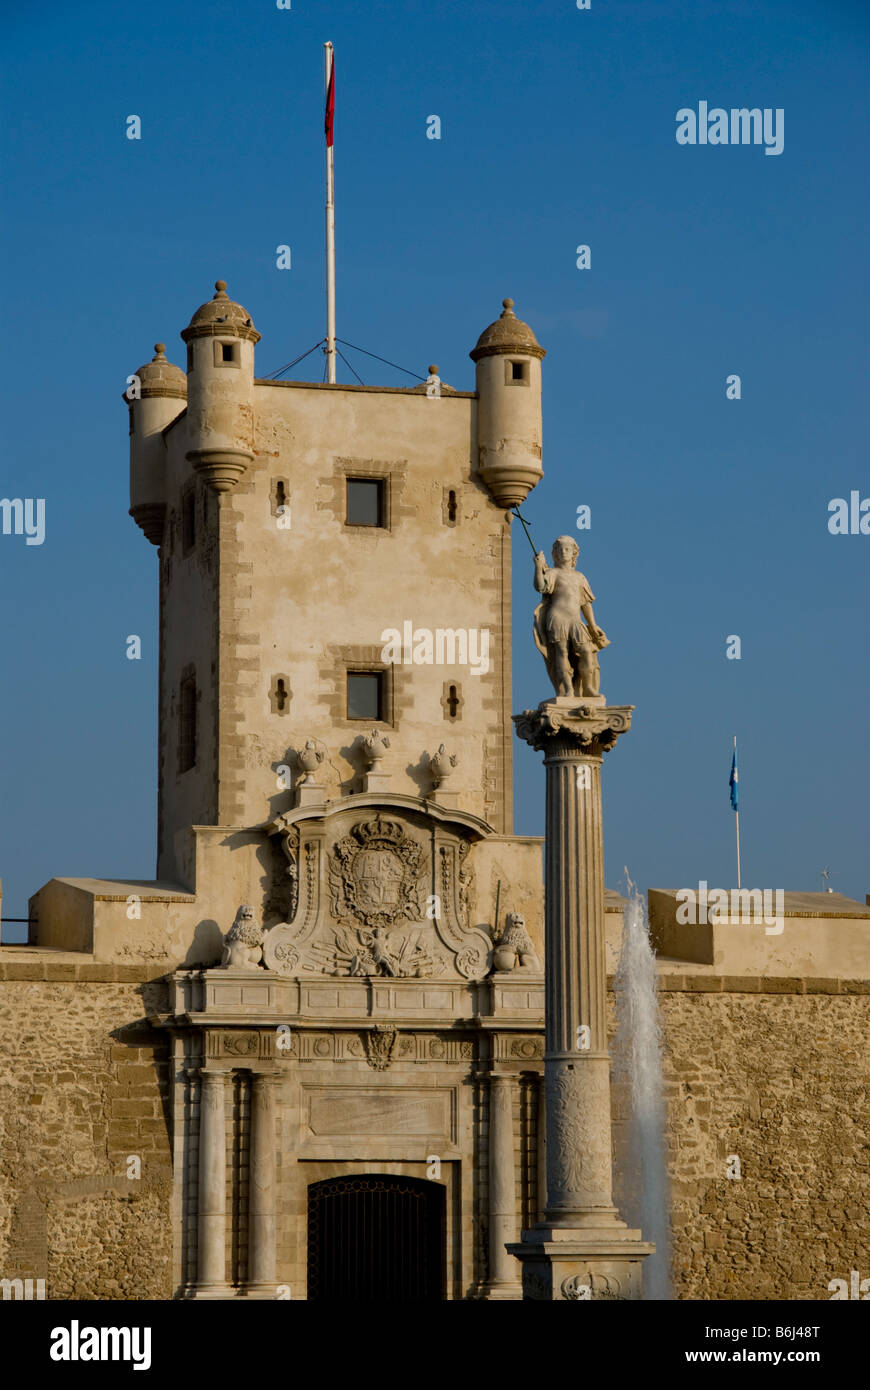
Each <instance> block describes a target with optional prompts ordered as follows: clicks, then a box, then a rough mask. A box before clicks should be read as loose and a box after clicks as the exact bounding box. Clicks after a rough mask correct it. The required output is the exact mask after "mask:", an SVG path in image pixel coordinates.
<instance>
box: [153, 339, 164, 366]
mask: <svg viewBox="0 0 870 1390" xmlns="http://www.w3.org/2000/svg"><path fill="white" fill-rule="evenodd" d="M165 351H166V344H165V343H155V344H154V352H155V354H156V355H155V357H154V361H155V362H156V361H157V358H158V357H162V356H163V354H164V353H165Z"/></svg>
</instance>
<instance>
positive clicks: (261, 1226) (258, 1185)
mask: <svg viewBox="0 0 870 1390" xmlns="http://www.w3.org/2000/svg"><path fill="white" fill-rule="evenodd" d="M251 1090H252V1093H253V1096H252V1104H251V1169H250V1187H249V1192H248V1284H249V1289H251V1290H258V1291H260V1292H271V1291H272V1289H273V1288H274V1284H275V1224H276V1223H275V1195H276V1193H275V1076H274V1075H273V1073H271V1072H255V1073H254V1075H253V1078H252V1084H251Z"/></svg>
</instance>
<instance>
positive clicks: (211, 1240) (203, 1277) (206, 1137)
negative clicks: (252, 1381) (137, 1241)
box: [196, 1070, 230, 1298]
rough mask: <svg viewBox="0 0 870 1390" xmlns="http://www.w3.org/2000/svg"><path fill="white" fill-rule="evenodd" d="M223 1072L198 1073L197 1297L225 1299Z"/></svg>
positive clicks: (225, 1130)
mask: <svg viewBox="0 0 870 1390" xmlns="http://www.w3.org/2000/svg"><path fill="white" fill-rule="evenodd" d="M226 1075H227V1073H226V1072H224V1071H206V1070H202V1071H201V1072H200V1100H199V1203H198V1215H199V1225H198V1232H199V1240H198V1265H197V1289H196V1296H197V1298H226V1297H228V1295H229V1292H230V1289H229V1285H228V1283H227V1279H226V1224H227V1223H226V1201H227V1191H226V1182H227V1174H226V1154H227V1148H226V1146H227V1125H226V1112H225V1109H224V1081H225V1078H226Z"/></svg>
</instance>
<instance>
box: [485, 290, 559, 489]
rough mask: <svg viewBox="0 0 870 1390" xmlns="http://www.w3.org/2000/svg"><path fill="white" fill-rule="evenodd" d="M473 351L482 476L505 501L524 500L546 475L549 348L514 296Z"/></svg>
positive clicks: (506, 300)
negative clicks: (545, 361)
mask: <svg viewBox="0 0 870 1390" xmlns="http://www.w3.org/2000/svg"><path fill="white" fill-rule="evenodd" d="M502 303H503V305H504V311H503V313H502V314H501V316H500V317H499V318H497V319H496V321H495V323H491V324H490V325H489V327H488V328H487V329H485V330H484V331H483V333H481V335H480V337H479V339H478V341H477V346H476V347H475V348H474V350H473V351H472V352H471V353H470V354H469V356H470V357H471V360H472V361H473V362H474V363H475V364H476V367H477V373H476V382H477V392H478V395H479V397H480V405H479V408H478V416H477V421H478V423H477V442H478V469H479V472H480V477H481V479H482V481H483V482H484V484H485V485H486V487H487V488H488V489H489V491H490V493H491V494H492V498H493V501H494V502H496V503H497V505H498V506H500V507H505V508H507V507H515V506H519V504H520V502H523V501H525V499H526V497H527V496H528V495H529V493H530V492H531V490H532V488H533V487H534V486H535V485H536V483H538V482H539V481H540V479H541V478H542V477H543V475H544V470H543V467H542V465H541V456H542V451H541V359H542V357H544V356H545V352H544V349H543V348H542V347H541V345H540V344H539V342H538V340H537V338H536V337H535V335H534V333H533V332H532V330H531V328H529V325H528V324H527V323H523V322H522V320H521V319H518V318H517V316H516V314H515V313H514V307H513V306H514V302H513V300H512V299H504V300H502Z"/></svg>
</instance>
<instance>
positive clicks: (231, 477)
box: [181, 280, 260, 492]
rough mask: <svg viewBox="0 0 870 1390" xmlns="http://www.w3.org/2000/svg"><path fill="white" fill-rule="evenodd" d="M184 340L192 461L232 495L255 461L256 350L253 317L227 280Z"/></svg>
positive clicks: (217, 488) (216, 488) (218, 285)
mask: <svg viewBox="0 0 870 1390" xmlns="http://www.w3.org/2000/svg"><path fill="white" fill-rule="evenodd" d="M215 290H216V291H217V293H216V294H215V295H214V297H213V298H212V299H210V300H208V301H207V302H206V303H205V304H201V305H200V307H199V308H198V309H197V311H196V313H195V314H194V316H193V318H192V319H191V320H190V323H189V324H188V326H187V328H185V329H184V331H183V332H182V334H181V336H182V338H183V339H184V341H185V343H186V344H187V375H188V406H187V426H188V437H189V439H190V441H191V443H192V446H193V447H192V448H191V449H190V450H189V452H188V454H187V459H188V461H189V462H190V463H192V464H193V467H194V468H195V469H196V471H197V472H198V473H201V474H202V475H203V477H204V478H205V480H206V482H207V483H208V484H209V486H210V487H211V488H213V489H214V491H215V492H229V491H230V489H231V488H232V487H234V486H235V484H236V483H237V482H238V480H239V478H240V477H241V476H242V474H243V473H244V472H245V469H246V468H247V466H248V464H249V463H250V462H251V459H252V458H253V457H254V442H253V428H254V426H253V421H254V346H255V344H256V343H258V342H259V341H260V335H259V333H258V332H257V330H256V329H255V327H254V325H253V323H252V321H251V316H250V314H249V313H248V311H247V309H244V308H243V307H242V305H241V304H236V303H235V301H234V300H232V299H230V297H229V295H228V294H227V292H226V290H227V286H226V281H225V280H216V281H215Z"/></svg>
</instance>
